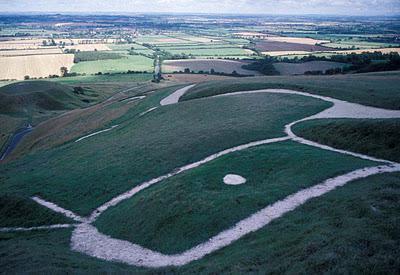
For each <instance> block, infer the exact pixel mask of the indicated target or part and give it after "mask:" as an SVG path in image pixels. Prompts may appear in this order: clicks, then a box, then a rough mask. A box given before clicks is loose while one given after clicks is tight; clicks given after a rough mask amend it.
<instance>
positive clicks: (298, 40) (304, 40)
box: [264, 36, 330, 45]
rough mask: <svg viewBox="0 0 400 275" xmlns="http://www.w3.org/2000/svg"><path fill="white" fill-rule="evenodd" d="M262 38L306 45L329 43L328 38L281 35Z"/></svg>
mask: <svg viewBox="0 0 400 275" xmlns="http://www.w3.org/2000/svg"><path fill="white" fill-rule="evenodd" d="M264 40H268V41H276V42H287V43H299V44H306V45H316V44H322V43H329V42H330V41H329V40H316V39H312V38H302V37H282V36H271V37H266V38H264Z"/></svg>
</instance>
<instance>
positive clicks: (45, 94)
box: [0, 81, 85, 115]
mask: <svg viewBox="0 0 400 275" xmlns="http://www.w3.org/2000/svg"><path fill="white" fill-rule="evenodd" d="M84 105H85V104H84V103H83V102H82V101H81V100H80V98H79V97H78V96H77V95H76V94H74V93H73V89H72V88H71V87H68V86H65V85H62V84H59V83H54V82H48V81H24V82H18V83H14V84H10V85H7V86H4V87H1V88H0V113H2V114H11V115H17V114H21V113H26V111H27V110H32V111H39V110H42V111H52V110H65V109H73V108H76V107H81V106H84Z"/></svg>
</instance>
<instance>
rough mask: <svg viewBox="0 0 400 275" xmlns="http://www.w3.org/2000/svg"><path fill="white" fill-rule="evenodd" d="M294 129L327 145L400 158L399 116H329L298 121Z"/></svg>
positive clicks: (367, 153) (384, 156) (388, 158)
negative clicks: (345, 117)
mask: <svg viewBox="0 0 400 275" xmlns="http://www.w3.org/2000/svg"><path fill="white" fill-rule="evenodd" d="M293 130H294V132H295V133H296V134H297V135H299V136H302V137H304V138H307V139H310V140H313V141H316V142H318V143H322V144H327V145H329V146H332V147H335V148H340V149H344V150H349V151H352V152H358V153H362V154H366V155H370V156H374V157H378V158H383V159H387V160H392V161H397V162H399V161H400V144H399V140H400V119H369V120H368V119H367V120H366V119H363V120H360V119H330V120H312V121H306V122H302V123H300V124H297V125H295V126H294V128H293Z"/></svg>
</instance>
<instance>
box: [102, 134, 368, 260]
mask: <svg viewBox="0 0 400 275" xmlns="http://www.w3.org/2000/svg"><path fill="white" fill-rule="evenodd" d="M372 165H374V163H373V162H370V161H364V160H360V159H356V158H354V157H349V156H346V155H341V154H337V153H333V152H329V151H325V150H320V149H316V148H312V147H309V146H305V145H300V144H298V143H294V142H282V143H277V144H270V145H264V146H259V147H255V148H251V149H248V150H245V151H241V152H235V153H232V154H230V155H227V156H224V157H222V158H220V159H217V160H214V161H212V162H210V163H208V164H206V165H204V166H202V167H200V168H197V169H194V170H191V171H188V172H185V173H183V174H180V175H177V176H175V177H172V178H169V179H167V180H165V181H163V182H161V183H159V184H157V185H156V186H154V187H152V188H149V189H147V190H145V191H143V192H141V193H140V194H138V195H137V196H134V197H133V198H132V199H130V200H127V201H125V202H123V203H121V204H120V205H118V206H116V207H114V208H111V209H110V210H108V211H107V212H105V213H104V215H103V216H101V217H100V219H99V220H98V221H97V222H96V225H97V226H98V228H99V230H101V231H102V232H103V233H105V234H107V235H112V236H113V237H117V238H119V239H127V240H130V241H133V242H134V243H138V244H140V245H142V246H144V247H147V248H151V249H154V250H157V251H161V252H163V253H166V254H174V253H179V252H183V251H184V250H187V249H189V248H192V247H194V246H196V245H198V244H200V243H202V242H204V241H207V240H208V239H209V238H211V237H213V236H214V235H216V234H218V233H219V232H221V231H222V230H225V229H228V228H230V227H231V226H232V225H234V224H235V223H236V222H238V221H239V220H241V219H244V218H247V217H248V216H250V215H251V214H253V213H255V212H257V211H258V210H260V209H262V208H264V207H266V206H267V205H270V204H272V203H274V202H276V201H278V200H281V199H284V198H285V197H286V196H288V195H290V194H293V193H295V192H297V191H299V190H301V189H304V188H307V187H310V186H313V185H315V184H318V183H321V182H323V181H324V180H325V179H327V178H330V177H334V176H336V175H340V174H344V173H346V172H350V171H352V170H355V169H359V168H362V167H366V166H372ZM226 174H239V175H241V176H243V177H244V178H246V180H247V181H246V183H245V184H243V185H239V186H230V185H226V184H224V183H223V178H224V176H225V175H226ZM150 217H151V218H150Z"/></svg>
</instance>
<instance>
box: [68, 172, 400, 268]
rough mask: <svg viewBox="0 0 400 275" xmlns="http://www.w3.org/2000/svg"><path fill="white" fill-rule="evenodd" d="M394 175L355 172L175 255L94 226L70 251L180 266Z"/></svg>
mask: <svg viewBox="0 0 400 275" xmlns="http://www.w3.org/2000/svg"><path fill="white" fill-rule="evenodd" d="M397 171H400V165H383V166H376V167H371V168H364V169H360V170H356V171H353V172H350V173H348V174H345V175H341V176H338V177H335V178H332V179H328V180H326V181H324V182H323V183H321V184H318V185H315V186H313V187H310V188H307V189H303V190H301V191H299V192H297V193H295V194H293V195H290V196H288V197H286V198H285V199H283V200H281V201H277V202H275V203H274V204H272V205H269V206H267V207H265V208H264V209H262V210H260V211H258V212H256V213H255V214H253V215H251V216H250V217H248V218H246V219H244V220H241V221H239V222H238V223H236V224H235V225H234V226H233V227H231V228H230V229H228V230H225V231H222V232H221V233H219V234H217V235H215V236H214V237H212V238H210V239H209V240H208V241H206V242H204V243H202V244H200V245H197V246H195V247H193V248H191V249H189V250H186V251H185V252H183V253H180V254H176V255H165V254H161V253H159V252H155V251H152V250H150V249H146V248H143V247H141V246H139V245H136V244H133V243H131V242H128V241H124V240H118V239H114V238H111V237H109V236H106V235H104V234H101V233H100V232H99V231H98V230H97V229H96V228H95V227H94V226H92V225H89V224H81V225H79V226H77V227H76V229H75V230H74V232H73V234H72V239H71V248H72V249H73V250H75V251H79V252H82V253H85V254H87V255H90V256H92V257H96V258H99V259H103V260H107V261H117V262H122V263H126V264H130V265H135V266H142V267H153V268H155V267H165V266H181V265H185V264H188V263H190V262H192V261H195V260H198V259H201V258H202V257H204V256H206V255H207V254H210V253H212V252H214V251H216V250H218V249H221V248H223V247H226V246H228V245H230V244H231V243H232V242H234V241H236V240H238V239H240V238H241V237H243V236H245V235H247V234H249V233H251V232H255V231H257V230H259V229H261V228H263V227H264V226H266V225H267V224H269V223H270V222H271V221H273V220H275V219H277V218H279V217H281V216H282V215H284V214H286V213H287V212H290V211H292V210H294V209H296V208H297V207H299V206H301V205H302V204H304V203H305V202H307V201H308V200H310V199H312V198H317V197H320V196H322V195H324V194H326V193H328V192H330V191H332V190H334V189H335V188H337V187H339V186H343V185H345V184H346V183H348V182H350V181H353V180H356V179H361V178H365V177H368V176H370V175H375V174H381V173H387V172H397Z"/></svg>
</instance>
